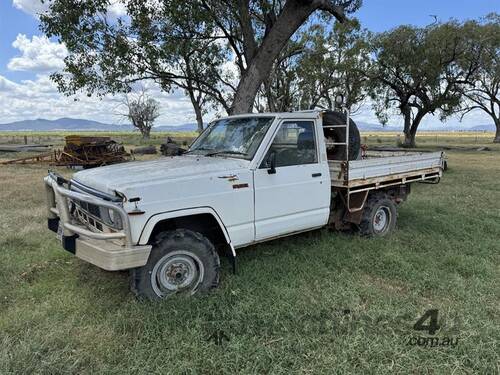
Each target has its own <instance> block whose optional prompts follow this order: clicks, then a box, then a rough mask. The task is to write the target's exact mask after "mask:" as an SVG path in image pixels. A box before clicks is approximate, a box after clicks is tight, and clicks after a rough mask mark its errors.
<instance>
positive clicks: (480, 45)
mask: <svg viewBox="0 0 500 375" xmlns="http://www.w3.org/2000/svg"><path fill="white" fill-rule="evenodd" d="M465 27H466V28H467V35H468V37H469V38H470V40H471V42H472V43H474V45H475V49H476V51H478V53H477V54H476V55H465V56H464V57H463V58H462V59H461V60H460V64H461V66H462V69H466V68H467V66H470V65H473V64H476V63H477V64H478V69H477V70H476V71H475V72H474V76H473V77H472V79H471V80H470V82H468V83H467V84H466V85H464V86H463V87H462V95H463V98H464V100H463V101H462V105H461V107H460V109H459V112H461V113H462V117H463V116H465V115H466V114H468V113H470V112H471V111H473V110H481V111H484V112H486V113H487V114H488V116H490V117H491V119H492V120H493V122H494V124H495V127H496V136H495V139H494V142H497V143H500V15H498V14H496V13H492V14H490V15H488V16H487V17H485V18H484V19H483V20H480V21H479V22H478V21H469V22H467V23H466V24H465Z"/></svg>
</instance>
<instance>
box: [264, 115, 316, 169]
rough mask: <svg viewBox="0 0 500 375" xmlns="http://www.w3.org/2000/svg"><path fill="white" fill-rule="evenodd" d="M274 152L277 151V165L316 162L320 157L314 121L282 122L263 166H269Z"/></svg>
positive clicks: (285, 165)
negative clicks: (318, 156) (318, 155)
mask: <svg viewBox="0 0 500 375" xmlns="http://www.w3.org/2000/svg"><path fill="white" fill-rule="evenodd" d="M272 153H275V160H276V167H287V166H291V165H300V164H312V163H316V162H317V161H318V158H317V153H316V137H315V134H314V122H312V121H287V122H284V123H282V124H281V126H280V128H279V129H278V132H277V133H276V136H275V137H274V141H273V143H272V144H271V147H270V148H269V151H268V152H267V155H266V157H265V158H264V161H263V162H262V165H261V166H260V167H261V168H268V167H269V160H270V155H271V154H272Z"/></svg>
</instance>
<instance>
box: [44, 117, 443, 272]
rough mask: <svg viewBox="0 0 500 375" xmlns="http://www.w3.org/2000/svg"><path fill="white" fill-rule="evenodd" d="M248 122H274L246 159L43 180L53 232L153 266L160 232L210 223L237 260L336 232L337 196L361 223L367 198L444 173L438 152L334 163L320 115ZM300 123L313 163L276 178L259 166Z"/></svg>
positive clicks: (86, 250)
mask: <svg viewBox="0 0 500 375" xmlns="http://www.w3.org/2000/svg"><path fill="white" fill-rule="evenodd" d="M249 116H251V117H259V116H261V117H265V118H272V123H271V125H270V126H269V128H268V129H267V131H266V133H265V135H264V136H263V138H262V141H261V142H260V144H259V145H258V148H257V150H256V151H255V154H254V155H253V157H252V158H251V159H250V160H245V159H242V158H238V157H234V156H233V155H226V154H221V155H213V156H204V155H196V154H189V153H188V154H185V155H182V156H175V157H162V158H160V159H158V160H153V161H134V162H128V163H123V164H117V165H111V166H106V167H100V168H95V169H90V170H84V171H80V172H77V173H75V174H74V176H73V179H72V180H71V181H69V182H68V181H65V180H64V179H62V178H60V177H58V176H56V175H54V174H52V175H49V176H47V177H46V178H45V184H46V187H47V194H48V195H47V196H48V208H49V210H48V212H49V227H50V228H51V229H52V230H54V231H55V230H56V229H57V228H59V236H60V238H61V239H62V240H63V246H64V247H65V248H67V249H68V250H70V251H72V252H74V253H75V254H76V256H78V257H80V258H82V259H84V260H86V261H88V262H91V263H93V264H95V265H97V266H99V267H101V268H104V269H108V270H117V269H127V268H134V267H140V266H142V265H144V264H145V263H146V262H147V260H148V257H149V256H150V252H151V248H152V246H151V244H152V239H153V238H152V237H153V235H154V233H155V230H156V229H155V228H158V226H159V225H163V224H162V223H166V222H168V220H172V219H176V220H177V219H179V218H183V217H184V218H195V217H197V215H211V216H212V217H213V219H214V220H215V222H216V223H217V224H218V225H219V227H220V231H221V233H222V234H223V237H224V239H225V242H226V243H227V245H228V246H229V247H230V249H231V251H232V254H233V256H235V254H236V253H235V249H237V248H241V247H244V246H248V245H251V244H254V243H257V242H261V241H266V240H270V239H273V238H276V237H280V236H287V235H291V234H294V233H297V232H302V231H307V230H312V229H316V228H320V227H323V226H326V225H329V224H332V222H333V220H332V217H333V216H335V211H336V210H338V208H337V207H334V204H333V200H332V193H334V192H335V193H336V194H337V193H341V194H342V195H343V196H344V197H345V199H346V201H347V203H346V205H347V211H346V212H347V214H348V215H351V216H355V213H356V212H357V211H360V210H361V209H362V208H363V204H364V202H365V201H366V197H367V192H368V191H370V190H376V189H379V188H386V187H388V186H398V185H402V186H406V185H407V184H408V183H410V182H416V181H425V180H429V181H434V182H437V181H439V178H440V177H441V174H442V168H443V158H444V156H443V154H442V153H441V152H437V153H408V154H404V155H390V156H387V157H382V156H381V155H380V154H378V155H374V156H373V157H370V156H368V157H367V158H366V159H363V160H354V161H334V160H328V158H327V151H326V146H325V139H324V134H323V127H322V114H321V112H319V111H306V112H291V113H271V114H261V115H254V114H252V115H242V116H233V117H229V119H237V118H245V117H249ZM294 121H297V122H300V121H306V122H311V123H312V124H313V129H314V140H315V153H316V155H315V160H316V162H313V163H307V164H302V165H290V166H282V167H277V168H276V170H275V173H270V172H269V169H268V168H264V167H263V162H264V158H265V157H266V155H267V153H268V149H269V148H270V145H271V144H272V142H273V139H274V138H275V135H276V134H277V132H278V130H279V129H280V127H281V126H282V124H284V123H288V124H289V123H291V122H294ZM363 192H365V193H363ZM139 199H140V200H139ZM131 200H132V202H131ZM75 202H76V203H75ZM81 202H87V203H82V204H83V205H85V207H87V206H88V204H90V205H94V206H102V205H103V204H104V207H105V208H104V210H109V209H111V210H114V214H113V216H114V217H117V216H118V217H121V221H122V227H121V228H112V227H109V226H108V225H106V222H105V221H103V220H101V218H100V217H99V215H97V214H96V215H94V214H92V213H91V212H90V211H92V210H91V209H90V208H89V207H90V206H88V207H87V208H88V209H83V208H82V207H83V206H82V205H80V206H79V204H80V203H81ZM75 206H76V207H77V208H76V209H75ZM94 206H92V207H94ZM78 207H80V208H78ZM94 211H95V207H94ZM94 213H95V212H94ZM203 217H205V218H206V217H207V216H203ZM355 220H356V219H354V221H353V222H355ZM337 222H338V218H337Z"/></svg>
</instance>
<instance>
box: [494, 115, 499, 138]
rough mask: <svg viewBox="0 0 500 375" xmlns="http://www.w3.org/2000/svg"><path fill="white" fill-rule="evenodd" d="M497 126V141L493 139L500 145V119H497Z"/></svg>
mask: <svg viewBox="0 0 500 375" xmlns="http://www.w3.org/2000/svg"><path fill="white" fill-rule="evenodd" d="M495 126H496V128H497V132H496V134H495V139H493V143H500V118H496V119H495Z"/></svg>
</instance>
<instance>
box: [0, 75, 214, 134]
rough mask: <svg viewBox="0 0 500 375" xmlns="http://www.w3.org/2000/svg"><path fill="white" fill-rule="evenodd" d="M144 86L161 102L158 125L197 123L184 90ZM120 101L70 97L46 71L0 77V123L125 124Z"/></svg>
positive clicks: (107, 98) (117, 98)
mask: <svg viewBox="0 0 500 375" xmlns="http://www.w3.org/2000/svg"><path fill="white" fill-rule="evenodd" d="M145 87H146V88H147V89H148V93H149V94H150V95H151V96H153V97H154V98H155V99H156V100H158V101H159V102H160V113H161V116H160V117H159V118H158V120H157V121H156V124H157V125H180V124H185V123H191V122H196V120H195V115H194V113H193V109H192V107H191V102H190V101H189V99H188V98H186V97H185V96H184V95H183V93H182V92H180V91H175V92H173V93H171V94H168V93H165V92H162V91H160V89H159V88H158V87H157V86H156V85H154V84H152V83H148V84H147V85H145ZM75 99H77V100H75ZM121 101H122V97H121V96H112V95H107V96H105V97H104V98H102V99H99V98H97V97H87V96H86V95H76V96H70V97H67V96H65V95H63V94H61V93H59V92H58V91H57V88H56V86H55V84H54V83H53V82H52V81H51V80H50V79H49V77H48V75H46V74H39V75H37V77H36V79H34V80H24V81H21V82H19V83H16V82H13V81H10V80H8V79H7V78H5V77H2V76H0V103H1V105H0V123H8V122H12V121H19V120H26V119H36V118H46V119H57V118H60V117H72V118H82V119H88V120H95V121H101V122H104V123H110V124H124V123H127V121H125V118H124V117H123V116H121V115H120V113H122V114H123V113H124V108H123V107H122V106H120V103H121ZM210 117H211V116H207V120H210Z"/></svg>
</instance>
